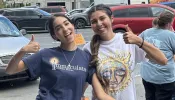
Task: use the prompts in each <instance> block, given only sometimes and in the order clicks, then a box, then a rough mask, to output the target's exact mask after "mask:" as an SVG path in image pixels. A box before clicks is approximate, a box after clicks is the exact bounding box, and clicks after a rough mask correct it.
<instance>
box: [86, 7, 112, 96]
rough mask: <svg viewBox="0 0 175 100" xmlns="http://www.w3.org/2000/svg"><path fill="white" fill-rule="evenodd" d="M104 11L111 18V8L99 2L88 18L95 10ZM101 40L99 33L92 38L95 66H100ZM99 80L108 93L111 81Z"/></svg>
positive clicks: (92, 64) (89, 16) (93, 62)
mask: <svg viewBox="0 0 175 100" xmlns="http://www.w3.org/2000/svg"><path fill="white" fill-rule="evenodd" d="M99 10H100V11H104V12H105V13H106V15H108V17H109V18H111V17H112V11H111V9H110V8H109V7H108V6H106V5H104V4H99V5H96V6H93V7H92V8H91V9H90V10H89V12H88V18H89V19H90V18H91V15H92V14H93V13H94V12H95V11H99ZM100 41H101V38H100V36H99V35H97V34H95V35H94V36H93V37H92V40H91V44H90V48H91V53H92V60H91V63H90V64H91V66H95V67H97V66H98V51H99V47H100ZM97 77H98V78H99V75H98V74H97ZM99 81H100V82H101V84H102V86H103V89H104V91H106V92H107V93H108V92H109V87H108V86H109V83H108V82H106V81H104V80H103V79H100V78H99Z"/></svg>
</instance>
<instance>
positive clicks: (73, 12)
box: [69, 10, 81, 15]
mask: <svg viewBox="0 0 175 100" xmlns="http://www.w3.org/2000/svg"><path fill="white" fill-rule="evenodd" d="M75 13H81V11H80V10H74V11H72V12H70V13H69V14H70V15H73V14H75Z"/></svg>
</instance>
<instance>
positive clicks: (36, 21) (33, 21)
mask: <svg viewBox="0 0 175 100" xmlns="http://www.w3.org/2000/svg"><path fill="white" fill-rule="evenodd" d="M27 17H28V19H30V21H29V22H28V23H27V24H28V26H30V30H41V29H44V28H45V21H43V20H42V19H43V16H42V14H40V13H38V12H37V11H35V10H27Z"/></svg>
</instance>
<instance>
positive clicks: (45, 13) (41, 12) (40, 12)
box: [36, 9, 51, 16]
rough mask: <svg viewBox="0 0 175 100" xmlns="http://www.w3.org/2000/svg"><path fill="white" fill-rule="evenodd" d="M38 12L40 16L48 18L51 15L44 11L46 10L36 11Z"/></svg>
mask: <svg viewBox="0 0 175 100" xmlns="http://www.w3.org/2000/svg"><path fill="white" fill-rule="evenodd" d="M36 12H38V13H39V14H42V15H46V16H50V15H51V14H50V13H48V12H46V11H44V10H41V9H36Z"/></svg>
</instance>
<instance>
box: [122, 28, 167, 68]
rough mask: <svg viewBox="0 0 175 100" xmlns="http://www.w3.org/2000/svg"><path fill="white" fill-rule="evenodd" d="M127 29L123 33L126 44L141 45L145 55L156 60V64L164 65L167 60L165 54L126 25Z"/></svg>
mask: <svg viewBox="0 0 175 100" xmlns="http://www.w3.org/2000/svg"><path fill="white" fill-rule="evenodd" d="M126 28H127V31H128V32H126V33H125V34H124V35H123V39H124V41H125V43H126V44H136V45H137V46H139V47H140V46H141V45H142V47H141V48H142V49H143V50H144V51H145V52H146V53H147V56H149V57H150V58H151V59H152V60H154V61H156V62H157V63H158V64H161V65H166V64H167V62H168V59H167V58H166V56H165V55H164V54H163V53H162V52H161V50H159V49H158V48H157V47H155V46H154V45H152V44H150V43H148V42H147V41H144V40H143V39H142V38H141V37H139V36H137V35H135V34H134V33H133V32H132V31H131V30H130V28H129V27H128V26H126Z"/></svg>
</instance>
